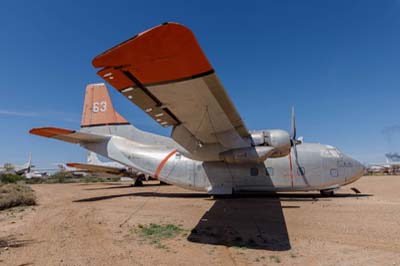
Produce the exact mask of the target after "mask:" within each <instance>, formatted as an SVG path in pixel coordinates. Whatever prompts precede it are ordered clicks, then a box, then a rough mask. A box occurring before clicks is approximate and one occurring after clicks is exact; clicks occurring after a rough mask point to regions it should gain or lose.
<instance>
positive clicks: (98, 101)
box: [81, 83, 129, 127]
mask: <svg viewBox="0 0 400 266" xmlns="http://www.w3.org/2000/svg"><path fill="white" fill-rule="evenodd" d="M128 124H129V122H128V121H127V120H126V119H125V118H123V117H122V116H121V115H120V114H118V113H117V112H116V111H115V109H114V107H113V105H112V102H111V99H110V95H109V94H108V90H107V87H106V85H105V84H104V83H98V84H89V85H87V86H86V94H85V102H84V104H83V113H82V122H81V127H93V126H107V125H128Z"/></svg>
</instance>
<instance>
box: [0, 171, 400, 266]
mask: <svg viewBox="0 0 400 266" xmlns="http://www.w3.org/2000/svg"><path fill="white" fill-rule="evenodd" d="M353 186H354V187H357V188H358V189H359V190H360V191H362V194H361V195H359V196H355V194H354V192H352V191H351V190H350V188H343V189H341V190H340V191H339V192H338V196H336V197H334V198H321V197H319V195H318V194H312V193H307V194H305V193H302V194H281V195H280V197H273V196H252V197H249V196H248V197H241V198H223V199H215V200H214V199H211V198H210V197H208V196H206V195H204V194H201V193H193V192H190V191H186V190H183V189H180V188H177V187H174V186H157V185H154V184H150V185H148V186H145V187H142V188H132V187H130V186H128V184H127V183H112V184H110V183H108V184H104V183H103V184H56V185H54V184H53V185H34V186H32V187H33V189H34V190H35V191H36V193H37V196H38V199H39V205H38V206H35V207H29V208H14V209H12V210H8V211H2V212H0V265H114V266H116V265H191V266H195V265H248V264H252V265H400V197H399V191H400V177H399V176H382V177H378V176H374V177H364V178H362V179H361V180H359V181H358V182H357V183H355V184H353V185H350V187H353ZM150 223H157V224H167V223H172V224H176V225H181V226H182V227H183V228H184V229H185V232H184V233H181V234H179V236H177V237H176V238H174V239H172V240H164V241H162V243H163V247H159V246H156V245H154V244H151V243H150V242H149V241H147V240H146V239H143V237H140V236H139V235H138V234H137V233H135V228H136V229H137V228H138V225H139V224H143V225H147V224H150Z"/></svg>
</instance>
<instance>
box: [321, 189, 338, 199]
mask: <svg viewBox="0 0 400 266" xmlns="http://www.w3.org/2000/svg"><path fill="white" fill-rule="evenodd" d="M320 193H321V196H322V197H333V196H335V190H334V189H325V190H321V191H320Z"/></svg>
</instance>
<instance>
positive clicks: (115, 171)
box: [67, 163, 125, 175]
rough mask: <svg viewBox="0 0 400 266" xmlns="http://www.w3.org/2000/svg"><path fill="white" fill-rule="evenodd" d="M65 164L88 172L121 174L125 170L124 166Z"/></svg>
mask: <svg viewBox="0 0 400 266" xmlns="http://www.w3.org/2000/svg"><path fill="white" fill-rule="evenodd" d="M67 166H69V167H74V168H78V169H83V170H87V171H90V172H105V173H110V174H116V175H118V174H122V173H124V172H125V169H124V168H120V167H112V166H103V165H95V164H85V163H67Z"/></svg>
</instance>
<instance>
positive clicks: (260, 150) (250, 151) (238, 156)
mask: <svg viewBox="0 0 400 266" xmlns="http://www.w3.org/2000/svg"><path fill="white" fill-rule="evenodd" d="M274 150H275V149H274V148H272V147H268V146H257V147H249V148H239V149H233V150H229V151H225V152H222V153H221V154H220V157H221V159H222V160H224V161H225V162H227V163H260V162H264V161H265V160H266V159H267V158H268V157H270V155H271V154H272V153H273V152H274Z"/></svg>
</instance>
